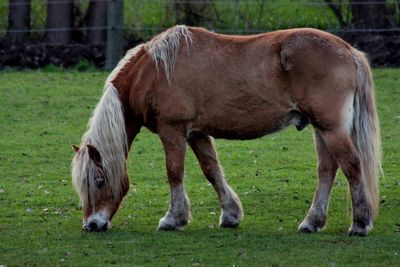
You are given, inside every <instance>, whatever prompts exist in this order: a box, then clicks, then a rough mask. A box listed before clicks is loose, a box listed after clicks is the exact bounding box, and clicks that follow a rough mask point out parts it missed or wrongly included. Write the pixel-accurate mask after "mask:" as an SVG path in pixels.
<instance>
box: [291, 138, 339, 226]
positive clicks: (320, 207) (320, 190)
mask: <svg viewBox="0 0 400 267" xmlns="http://www.w3.org/2000/svg"><path fill="white" fill-rule="evenodd" d="M314 142H315V148H316V150H317V155H318V186H317V190H316V191H315V195H314V200H313V203H312V205H311V207H310V209H309V211H308V214H307V216H306V217H305V219H304V220H303V222H302V223H301V224H300V225H299V231H300V232H305V233H314V232H318V231H320V230H321V229H322V228H324V227H325V225H326V223H327V220H328V205H329V196H330V194H331V189H332V185H333V182H334V181H335V176H336V171H337V169H338V164H337V162H336V160H335V159H334V158H333V156H332V155H331V153H330V152H329V151H328V149H327V148H326V145H325V143H324V141H323V139H322V137H321V135H320V133H319V132H318V131H317V130H315V131H314Z"/></svg>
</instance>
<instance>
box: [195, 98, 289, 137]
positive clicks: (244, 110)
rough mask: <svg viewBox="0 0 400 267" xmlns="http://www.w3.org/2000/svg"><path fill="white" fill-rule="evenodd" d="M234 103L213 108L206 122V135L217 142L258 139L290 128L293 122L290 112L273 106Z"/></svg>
mask: <svg viewBox="0 0 400 267" xmlns="http://www.w3.org/2000/svg"><path fill="white" fill-rule="evenodd" d="M253 100H254V101H255V102H256V103H253V104H249V103H248V102H249V99H247V100H246V104H245V105H243V104H241V103H237V102H233V103H230V105H227V104H225V105H216V106H213V107H209V108H208V109H207V111H208V112H207V113H206V114H204V118H203V121H202V124H203V127H201V128H203V129H204V131H205V133H206V134H208V135H211V136H213V137H215V138H225V139H254V138H258V137H261V136H264V135H266V134H270V133H273V132H276V131H279V130H281V129H282V128H284V127H286V126H287V125H288V124H289V121H290V116H289V114H290V110H289V109H288V108H286V107H284V106H280V105H278V104H271V103H270V102H265V101H264V102H265V103H257V102H260V101H262V99H253Z"/></svg>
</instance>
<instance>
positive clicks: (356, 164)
mask: <svg viewBox="0 0 400 267" xmlns="http://www.w3.org/2000/svg"><path fill="white" fill-rule="evenodd" d="M321 135H322V138H323V140H324V142H325V144H326V147H327V148H328V150H329V151H330V153H331V154H332V155H333V157H334V158H335V159H336V160H337V162H338V163H339V165H340V167H341V169H342V171H343V173H344V175H345V176H346V178H347V180H348V183H349V185H350V194H351V200H352V213H353V222H352V225H351V227H350V229H349V235H361V236H363V235H367V234H368V232H369V231H370V230H371V229H372V205H371V201H370V196H369V194H368V192H367V190H366V184H365V181H364V180H363V177H362V175H363V172H362V170H361V160H360V155H359V154H358V152H357V150H356V148H355V147H354V145H353V142H352V140H351V137H350V136H349V134H348V133H347V131H346V129H341V130H331V131H325V132H323V133H322V134H321Z"/></svg>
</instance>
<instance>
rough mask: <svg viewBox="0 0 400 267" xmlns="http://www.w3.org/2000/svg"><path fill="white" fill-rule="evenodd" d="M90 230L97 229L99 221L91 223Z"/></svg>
mask: <svg viewBox="0 0 400 267" xmlns="http://www.w3.org/2000/svg"><path fill="white" fill-rule="evenodd" d="M89 230H90V231H97V223H95V222H91V223H89Z"/></svg>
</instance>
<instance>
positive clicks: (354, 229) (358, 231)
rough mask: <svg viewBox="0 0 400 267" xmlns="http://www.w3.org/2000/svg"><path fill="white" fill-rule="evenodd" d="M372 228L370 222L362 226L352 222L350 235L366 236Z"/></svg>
mask: <svg viewBox="0 0 400 267" xmlns="http://www.w3.org/2000/svg"><path fill="white" fill-rule="evenodd" d="M371 229H372V224H371V223H370V224H368V225H366V226H365V227H360V226H357V225H354V224H352V226H351V227H350V229H349V236H366V235H368V233H369V232H370V231H371Z"/></svg>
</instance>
